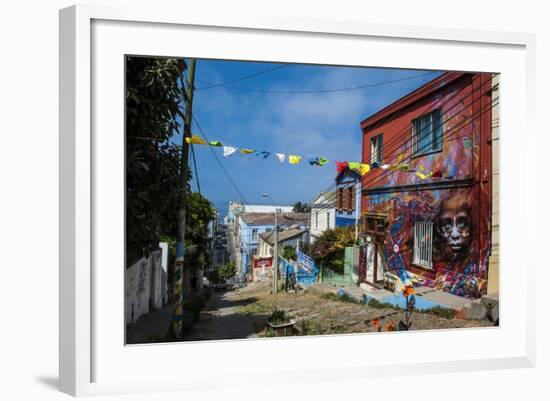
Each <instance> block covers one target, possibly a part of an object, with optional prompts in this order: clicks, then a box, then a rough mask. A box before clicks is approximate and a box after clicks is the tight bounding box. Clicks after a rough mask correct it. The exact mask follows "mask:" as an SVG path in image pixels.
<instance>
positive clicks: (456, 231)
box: [436, 193, 473, 258]
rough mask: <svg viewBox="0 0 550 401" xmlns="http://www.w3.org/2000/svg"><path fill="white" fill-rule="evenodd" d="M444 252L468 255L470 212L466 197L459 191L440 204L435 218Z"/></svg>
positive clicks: (470, 233) (471, 228) (470, 240)
mask: <svg viewBox="0 0 550 401" xmlns="http://www.w3.org/2000/svg"><path fill="white" fill-rule="evenodd" d="M436 225H437V230H438V233H439V235H440V237H441V238H440V242H441V250H442V252H443V253H444V254H446V255H449V256H451V255H452V256H454V257H455V258H456V257H459V258H462V257H466V256H468V253H469V252H470V244H471V242H472V234H473V227H472V213H471V206H470V203H469V202H468V198H467V197H466V196H464V195H462V194H460V193H456V194H454V195H452V196H450V197H449V198H448V199H447V200H445V201H443V202H442V204H441V209H440V211H439V214H438V216H437V220H436Z"/></svg>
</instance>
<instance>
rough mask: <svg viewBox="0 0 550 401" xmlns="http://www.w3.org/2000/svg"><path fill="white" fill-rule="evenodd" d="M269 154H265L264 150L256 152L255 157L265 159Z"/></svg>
mask: <svg viewBox="0 0 550 401" xmlns="http://www.w3.org/2000/svg"><path fill="white" fill-rule="evenodd" d="M270 154H271V152H266V151H265V150H262V151H261V152H256V156H261V157H262V158H263V159H267V158H268V157H269V155H270Z"/></svg>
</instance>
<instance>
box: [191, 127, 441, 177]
mask: <svg viewBox="0 0 550 401" xmlns="http://www.w3.org/2000/svg"><path fill="white" fill-rule="evenodd" d="M185 142H187V143H189V144H193V145H208V146H213V147H221V148H222V149H223V156H224V157H231V156H233V155H234V154H235V153H237V152H239V153H241V154H244V155H251V154H254V155H256V156H258V157H261V158H262V159H267V158H268V157H269V156H271V155H272V153H271V152H268V151H265V150H262V151H258V150H254V149H247V148H238V147H234V146H225V145H223V144H222V143H221V142H219V141H210V142H206V141H205V140H204V139H202V138H201V137H200V136H198V135H193V136H191V137H187V138H185ZM275 156H276V157H277V160H278V161H279V162H280V163H284V162H285V161H286V160H288V162H289V163H290V164H299V163H300V162H302V159H304V158H303V157H302V156H299V155H291V154H285V153H275ZM403 157H404V154H400V155H399V156H398V157H397V159H396V161H395V163H394V164H380V163H378V162H373V163H371V164H367V163H360V162H348V161H343V162H341V161H336V171H337V172H338V173H341V172H343V171H345V170H346V169H349V170H353V171H356V172H357V173H358V174H359V175H361V176H364V175H365V174H367V173H368V172H370V171H372V170H374V169H379V168H380V169H382V170H393V171H403V172H410V173H414V174H415V175H416V176H417V177H418V178H420V179H421V180H426V179H428V177H430V178H442V177H443V174H442V172H441V170H436V171H426V169H425V168H424V166H422V165H418V166H416V168H411V167H410V166H409V164H408V163H404V162H403V163H402V162H401V161H402V160H403ZM305 160H306V161H307V162H308V163H309V165H311V166H319V167H322V166H324V165H325V164H327V163H328V162H329V161H330V160H329V159H327V158H325V157H308V158H305Z"/></svg>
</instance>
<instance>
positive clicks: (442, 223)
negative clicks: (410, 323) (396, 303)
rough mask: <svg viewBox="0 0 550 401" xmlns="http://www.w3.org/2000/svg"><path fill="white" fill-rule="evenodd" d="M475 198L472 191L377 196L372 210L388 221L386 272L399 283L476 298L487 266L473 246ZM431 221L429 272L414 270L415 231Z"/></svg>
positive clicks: (479, 245) (372, 204) (482, 291)
mask: <svg viewBox="0 0 550 401" xmlns="http://www.w3.org/2000/svg"><path fill="white" fill-rule="evenodd" d="M473 197H474V193H473V191H472V190H471V188H464V189H455V190H442V191H424V192H409V193H402V194H400V195H399V196H395V195H391V196H387V195H386V196H379V197H376V198H374V197H373V199H372V202H371V203H370V204H369V205H368V206H369V209H370V210H376V211H377V212H378V213H379V214H385V215H386V216H387V223H388V228H387V231H386V238H385V242H384V244H385V246H384V257H385V262H386V264H387V267H388V269H389V271H391V272H392V273H394V274H395V275H397V276H398V277H400V278H401V279H402V280H412V281H413V282H414V283H417V284H419V285H425V286H430V287H434V288H437V289H441V290H444V291H447V292H450V293H453V294H455V295H459V296H464V297H469V298H478V297H479V296H480V295H481V294H483V293H484V291H485V288H486V283H487V280H486V279H487V277H486V272H487V269H486V264H487V261H486V260H484V261H480V247H481V246H482V244H480V243H479V241H476V240H475V239H476V238H477V237H476V230H477V225H476V221H475V218H474V216H475V209H474V208H475V203H473V200H472V199H473ZM417 221H428V222H433V230H434V231H433V245H434V246H433V268H432V269H428V270H425V269H424V270H422V269H418V268H417V267H416V266H415V265H414V264H413V263H412V262H413V259H414V257H413V255H414V241H415V238H414V227H415V223H416V222H417Z"/></svg>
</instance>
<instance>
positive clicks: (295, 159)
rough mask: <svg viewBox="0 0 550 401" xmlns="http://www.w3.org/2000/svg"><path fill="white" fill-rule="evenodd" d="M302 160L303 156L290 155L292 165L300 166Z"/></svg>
mask: <svg viewBox="0 0 550 401" xmlns="http://www.w3.org/2000/svg"><path fill="white" fill-rule="evenodd" d="M300 160H302V156H297V155H288V162H289V163H290V164H298V163H300Z"/></svg>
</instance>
